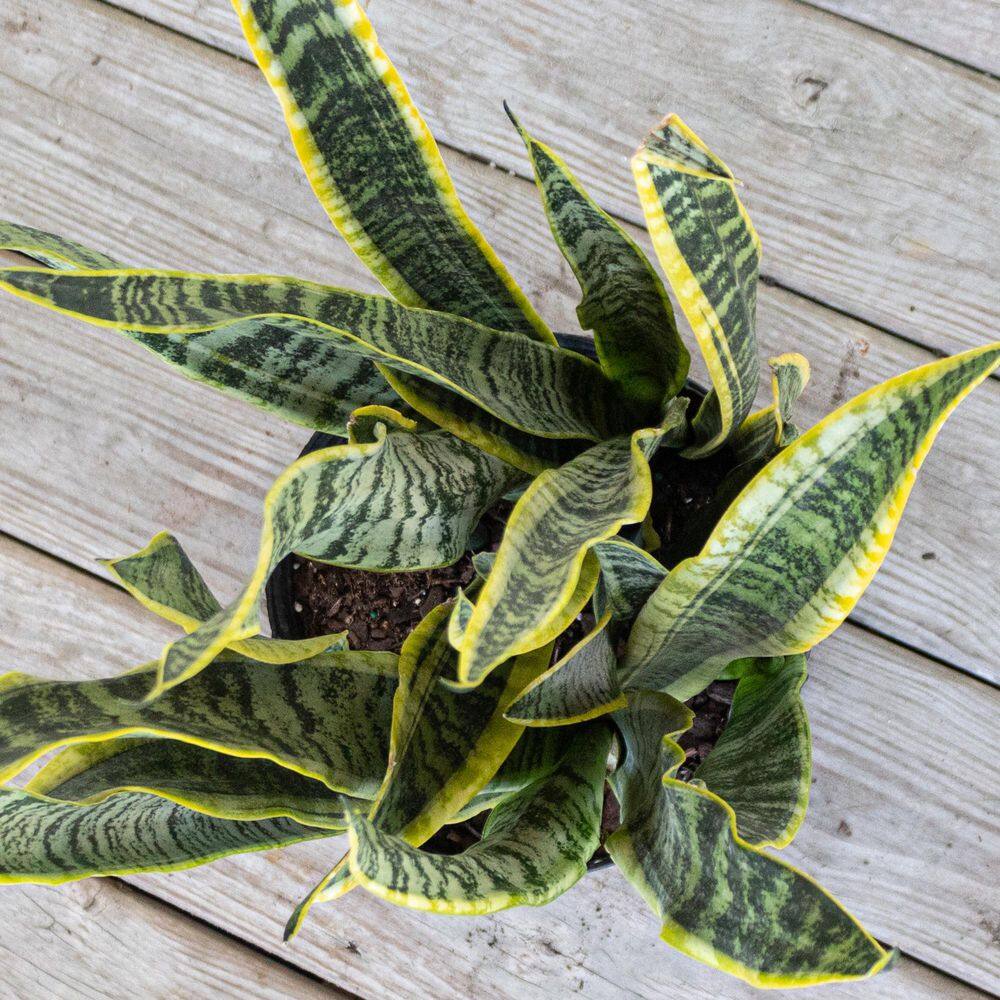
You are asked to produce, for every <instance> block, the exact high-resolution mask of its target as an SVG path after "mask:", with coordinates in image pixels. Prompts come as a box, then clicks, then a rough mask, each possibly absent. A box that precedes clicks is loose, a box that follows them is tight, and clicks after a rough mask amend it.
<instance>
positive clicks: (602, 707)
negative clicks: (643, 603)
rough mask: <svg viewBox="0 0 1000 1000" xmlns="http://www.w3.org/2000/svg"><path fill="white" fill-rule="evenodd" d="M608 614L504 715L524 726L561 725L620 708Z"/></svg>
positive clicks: (623, 700)
mask: <svg viewBox="0 0 1000 1000" xmlns="http://www.w3.org/2000/svg"><path fill="white" fill-rule="evenodd" d="M610 621H611V613H610V612H607V613H606V614H605V615H604V617H603V618H601V620H600V621H598V622H597V624H596V625H595V626H594V629H593V630H592V631H591V632H590V633H589V634H588V635H586V636H584V637H583V638H582V639H581V640H580V641H579V642H578V643H577V644H576V645H575V646H573V647H572V648H571V649H570V650H569V652H567V653H566V655H565V656H564V657H563V658H562V659H561V660H559V662H558V663H555V664H554V665H553V666H552V667H550V668H549V669H548V670H546V671H545V673H544V674H542V675H541V676H540V677H539V678H538V679H537V680H535V681H534V682H533V683H531V684H529V685H528V687H526V688H525V689H524V690H523V691H522V692H521V693H520V694H519V695H518V698H517V701H515V702H514V704H513V705H511V706H510V708H508V709H507V718H508V719H510V720H511V721H513V722H519V723H521V724H522V725H525V726H565V725H568V724H570V723H574V722H584V721H586V720H587V719H594V718H596V717H597V716H599V715H604V714H605V713H607V712H613V711H614V710H615V709H618V708H623V707H624V705H625V698H624V695H622V690H621V687H620V685H619V683H618V671H617V665H616V663H615V653H614V649H612V647H611V640H610V638H609V636H608V624H609V623H610Z"/></svg>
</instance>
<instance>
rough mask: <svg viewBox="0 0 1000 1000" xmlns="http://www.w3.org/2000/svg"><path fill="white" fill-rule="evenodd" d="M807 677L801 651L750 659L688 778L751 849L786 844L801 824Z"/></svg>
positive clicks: (808, 767) (807, 771) (807, 767)
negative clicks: (718, 802)
mask: <svg viewBox="0 0 1000 1000" xmlns="http://www.w3.org/2000/svg"><path fill="white" fill-rule="evenodd" d="M805 679H806V658H805V656H803V655H802V654H801V653H799V654H797V655H795V656H778V657H774V658H773V659H772V658H766V659H762V660H755V661H754V666H753V668H752V669H750V670H748V671H746V672H744V674H743V676H742V678H741V679H740V682H739V684H738V685H737V686H736V693H735V694H734V696H733V708H732V712H731V714H730V716H729V721H728V722H727V723H726V728H725V729H724V730H723V731H722V735H721V736H720V737H719V741H718V742H717V743H716V744H715V746H714V747H713V748H712V751H711V753H709V755H708V757H707V758H706V759H705V761H704V763H702V765H701V766H700V767H699V768H698V770H697V771H695V773H694V778H696V779H698V780H700V781H702V782H703V783H704V785H705V787H706V788H707V789H708V790H709V791H710V792H713V793H714V794H715V795H717V796H718V797H719V798H720V799H723V800H724V801H725V802H726V804H727V805H728V806H729V807H730V808H731V809H732V810H733V813H734V814H735V816H736V832H737V833H738V834H739V836H740V839H741V840H743V841H745V842H746V843H748V844H752V845H753V846H754V847H785V846H787V845H788V844H790V843H791V842H792V839H793V838H794V836H795V834H796V833H797V832H798V829H799V827H800V826H801V825H802V821H803V819H805V815H806V808H807V806H808V804H809V785H810V781H811V775H812V748H811V745H810V740H809V719H808V717H807V715H806V709H805V705H803V704H802V697H801V694H800V691H801V690H802V685H803V684H804V683H805Z"/></svg>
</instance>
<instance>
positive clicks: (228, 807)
mask: <svg viewBox="0 0 1000 1000" xmlns="http://www.w3.org/2000/svg"><path fill="white" fill-rule="evenodd" d="M25 790H26V791H28V792H32V793H34V794H35V795H44V796H47V797H48V798H50V799H60V800H62V801H66V802H75V803H77V804H83V805H93V804H95V803H97V802H103V801H104V800H105V799H107V798H109V797H111V796H112V795H117V794H120V793H122V792H145V793H148V794H150V795H159V796H160V797H161V798H164V799H170V801H171V802H176V803H177V804H178V805H182V806H184V807H185V808H186V809H193V810H194V811H195V812H200V813H206V814H207V815H209V816H215V817H216V818H218V819H235V820H261V819H274V818H276V817H279V816H285V817H288V818H289V819H294V820H295V821H296V822H297V823H302V824H303V825H305V826H316V827H321V828H323V829H327V830H344V829H346V828H347V821H346V819H345V817H344V806H343V803H344V798H343V796H341V795H338V794H337V793H335V792H332V791H331V790H330V789H329V788H327V786H326V785H324V784H322V782H319V781H316V780H314V779H313V778H307V777H305V776H304V775H301V774H298V773H297V772H295V771H289V770H287V769H286V768H283V767H280V766H279V765H277V764H274V763H272V762H271V761H269V760H260V759H254V758H243V757H232V756H230V755H228V754H221V753H217V752H216V751H214V750H207V749H205V748H204V747H200V746H195V745H194V744H191V743H181V742H179V741H177V740H170V739H146V738H142V737H123V738H120V739H109V740H103V741H101V742H100V743H78V744H76V745H75V746H71V747H67V748H66V749H65V750H63V751H61V752H60V753H58V754H57V755H56V756H55V757H54V758H53V759H52V760H50V761H49V762H48V763H47V764H46V765H45V766H44V767H43V768H42V769H41V770H40V771H39V772H38V773H37V774H36V775H35V776H34V777H33V778H32V779H31V781H29V782H28V784H27V785H26V786H25ZM352 801H354V802H356V803H357V804H359V805H363V802H362V801H361V800H360V799H358V800H352Z"/></svg>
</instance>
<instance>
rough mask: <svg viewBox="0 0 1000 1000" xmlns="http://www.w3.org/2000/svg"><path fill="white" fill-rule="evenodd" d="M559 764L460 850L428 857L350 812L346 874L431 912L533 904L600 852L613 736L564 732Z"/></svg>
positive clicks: (598, 727)
mask: <svg viewBox="0 0 1000 1000" xmlns="http://www.w3.org/2000/svg"><path fill="white" fill-rule="evenodd" d="M566 732H567V736H566V743H565V751H564V756H563V759H562V762H561V763H560V764H559V766H558V767H557V768H556V769H555V770H554V771H552V773H551V774H549V775H548V776H547V777H545V778H542V779H541V780H540V781H538V782H535V783H534V784H532V785H529V786H528V787H527V788H525V789H524V790H523V791H521V792H518V793H516V794H515V795H513V796H511V797H510V798H509V799H506V800H505V801H504V802H502V803H501V804H500V805H498V806H497V807H496V808H495V809H494V810H493V812H492V813H491V814H490V818H489V820H488V821H487V823H486V827H485V829H484V830H483V839H482V840H481V841H480V842H479V843H478V844H475V845H473V846H472V847H469V848H468V849H466V850H465V851H463V852H462V853H461V854H457V855H454V856H442V855H435V854H428V853H425V852H422V851H420V850H418V849H417V848H415V847H413V846H411V845H410V844H408V843H406V841H404V840H402V839H401V838H398V837H392V836H390V835H389V834H386V833H385V832H384V831H383V830H381V829H379V827H378V826H376V825H375V824H373V823H371V822H369V821H368V820H366V819H364V818H363V817H361V816H358V815H352V816H351V829H350V836H351V852H350V855H349V860H350V867H351V873H352V874H353V875H354V877H355V878H356V879H357V880H358V881H359V882H360V883H361V885H363V886H364V888H366V889H367V890H368V891H369V892H373V893H375V894H376V895H378V896H380V897H382V898H383V899H387V900H389V901H390V902H392V903H396V904H398V905H400V906H408V907H410V908H412V909H418V910H431V911H433V912H437V913H461V914H477V913H493V912H495V911H497V910H502V909H506V908H508V907H511V906H540V905H542V904H544V903H547V902H549V901H550V900H552V899H554V898H555V897H556V896H558V895H560V894H561V893H563V892H565V891H566V890H567V889H568V888H570V887H571V886H572V885H574V884H575V883H576V882H577V881H578V880H579V879H580V877H581V876H582V875H583V874H584V872H585V871H586V870H587V862H588V861H589V860H590V857H591V855H592V854H593V853H594V851H595V850H596V849H597V845H598V842H599V835H600V825H601V809H602V806H603V803H604V777H605V768H606V762H607V757H608V749H609V747H610V741H611V732H610V730H609V729H608V727H607V726H605V725H603V724H601V723H591V724H589V725H586V726H576V727H574V728H573V729H571V730H567V731H566Z"/></svg>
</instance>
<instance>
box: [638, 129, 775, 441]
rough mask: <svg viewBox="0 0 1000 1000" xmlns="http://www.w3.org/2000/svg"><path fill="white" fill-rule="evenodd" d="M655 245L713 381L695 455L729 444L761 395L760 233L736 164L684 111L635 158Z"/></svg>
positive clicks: (696, 423) (700, 416) (696, 426)
mask: <svg viewBox="0 0 1000 1000" xmlns="http://www.w3.org/2000/svg"><path fill="white" fill-rule="evenodd" d="M632 173H633V174H634V176H635V182H636V187H637V189H638V192H639V201H640V202H641V203H642V210H643V214H644V215H645V217H646V226H647V228H648V229H649V235H650V237H652V240H653V247H654V248H655V250H656V253H657V256H658V257H659V258H660V264H661V265H662V266H663V270H664V272H665V273H666V275H667V278H668V280H669V281H670V285H671V287H672V288H673V290H674V295H675V296H676V297H677V302H678V304H679V305H680V307H681V309H682V311H683V312H684V315H685V316H686V317H687V320H688V322H689V323H690V324H691V329H692V330H693V331H694V335H695V337H696V338H697V340H698V346H699V347H700V348H701V352H702V354H703V355H704V357H705V363H706V364H707V366H708V373H709V376H710V377H711V379H712V391H711V392H710V393H709V394H708V396H706V397H705V400H704V402H703V403H702V405H701V407H700V408H699V410H698V412H697V414H695V417H694V419H693V421H692V427H693V430H694V434H695V440H694V442H693V444H691V445H690V446H689V447H688V449H687V451H686V454H687V455H688V457H691V458H695V457H700V456H703V455H709V454H711V453H712V452H713V451H715V450H717V449H718V448H719V447H721V446H722V445H723V444H724V443H725V442H726V441H727V440H728V439H729V437H730V436H731V435H732V434H733V433H734V432H735V430H736V429H737V428H738V427H739V426H740V424H741V423H742V422H743V421H744V419H746V417H747V415H748V414H749V412H750V407H751V406H752V405H753V399H754V396H755V395H756V393H757V364H758V361H757V332H756V325H757V276H758V269H759V265H760V239H759V238H758V236H757V232H756V230H755V229H754V227H753V223H751V221H750V217H749V216H748V215H747V212H746V209H745V208H744V207H743V205H742V204H741V202H740V200H739V198H738V197H737V196H736V180H735V178H734V177H733V175H732V173H731V172H730V170H729V168H728V167H727V166H726V165H725V164H724V163H723V162H722V161H721V160H720V159H719V158H718V157H717V156H715V155H714V154H713V153H712V152H711V151H710V150H709V148H708V147H707V146H706V145H705V144H704V143H703V142H702V141H701V139H699V138H698V136H696V135H695V134H694V132H692V131H691V129H689V128H688V127H687V126H686V125H685V124H684V122H682V121H681V120H680V118H678V117H677V115H670V116H669V117H668V118H666V119H665V120H664V121H663V123H662V124H661V125H659V126H658V127H657V128H656V129H654V130H653V131H652V132H651V133H650V134H649V135H648V136H647V137H646V139H645V140H644V141H643V144H642V146H640V147H639V149H638V151H637V152H636V154H635V156H633V157H632Z"/></svg>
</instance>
